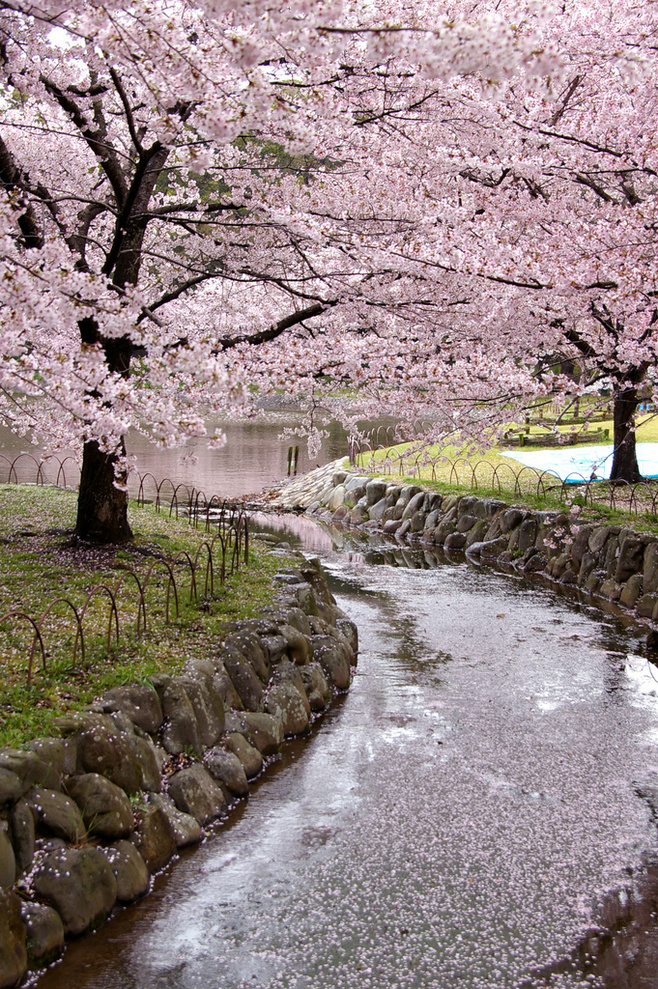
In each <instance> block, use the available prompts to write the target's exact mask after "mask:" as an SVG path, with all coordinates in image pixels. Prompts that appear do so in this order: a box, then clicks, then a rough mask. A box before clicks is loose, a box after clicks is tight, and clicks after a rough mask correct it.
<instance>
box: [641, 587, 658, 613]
mask: <svg viewBox="0 0 658 989" xmlns="http://www.w3.org/2000/svg"><path fill="white" fill-rule="evenodd" d="M657 604H658V594H655V593H654V594H642V595H641V597H639V598H638V600H637V603H636V610H637V613H638V615H640V617H641V618H651V616H652V615H653V612H654V608H655V607H656V605H657Z"/></svg>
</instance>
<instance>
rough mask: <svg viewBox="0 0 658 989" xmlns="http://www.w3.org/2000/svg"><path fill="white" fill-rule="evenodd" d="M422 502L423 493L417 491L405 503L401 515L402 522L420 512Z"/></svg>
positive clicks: (423, 498)
mask: <svg viewBox="0 0 658 989" xmlns="http://www.w3.org/2000/svg"><path fill="white" fill-rule="evenodd" d="M424 500H425V492H424V491H418V493H417V494H415V495H413V497H412V498H410V499H409V501H408V502H407V504H406V506H405V509H404V511H403V513H402V521H403V522H404V521H405V519H410V518H411V517H412V515H415V514H416V512H419V511H422V508H423V501H424Z"/></svg>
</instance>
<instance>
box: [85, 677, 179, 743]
mask: <svg viewBox="0 0 658 989" xmlns="http://www.w3.org/2000/svg"><path fill="white" fill-rule="evenodd" d="M100 702H101V706H102V708H103V710H104V711H107V712H108V713H109V712H110V711H123V712H124V714H126V715H127V716H128V717H129V718H130V720H131V721H132V722H133V724H135V725H137V726H138V728H141V729H142V731H147V732H149V733H150V734H152V735H153V734H155V732H156V731H158V729H159V728H160V727H161V725H162V722H163V720H164V715H163V712H162V707H161V705H160V699H159V697H158V695H157V692H156V691H155V690H154V689H153V687H150V686H147V685H146V684H135V685H134V686H127V687H113V688H112V690H108V691H107V693H105V694H103V696H102V697H101V701H100Z"/></svg>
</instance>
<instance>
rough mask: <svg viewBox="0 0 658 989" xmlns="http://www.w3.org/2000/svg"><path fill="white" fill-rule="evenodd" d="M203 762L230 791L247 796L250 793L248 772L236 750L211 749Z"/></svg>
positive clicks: (213, 775) (211, 773)
mask: <svg viewBox="0 0 658 989" xmlns="http://www.w3.org/2000/svg"><path fill="white" fill-rule="evenodd" d="M203 763H204V765H205V767H206V769H207V770H208V772H209V773H210V775H211V776H212V777H213V779H216V780H218V782H220V783H223V784H224V786H225V787H226V789H227V790H229V792H230V793H232V794H234V795H235V796H236V797H246V796H247V794H248V793H249V783H248V782H247V774H246V773H245V770H244V766H243V765H242V763H241V762H240V759H239V758H238V756H237V755H235V753H234V752H228V751H227V750H226V749H223V748H219V747H217V748H214V749H209V750H208V751H207V752H206V754H205V755H204V757H203Z"/></svg>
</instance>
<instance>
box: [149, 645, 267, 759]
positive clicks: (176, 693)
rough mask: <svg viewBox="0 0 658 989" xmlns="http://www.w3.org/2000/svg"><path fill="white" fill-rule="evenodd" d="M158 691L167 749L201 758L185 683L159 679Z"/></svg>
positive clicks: (201, 749)
mask: <svg viewBox="0 0 658 989" xmlns="http://www.w3.org/2000/svg"><path fill="white" fill-rule="evenodd" d="M244 662H245V663H246V660H244ZM254 676H255V674H254ZM165 680H166V682H163V681H165ZM156 689H157V691H158V695H159V697H160V702H161V704H162V710H163V712H164V716H165V722H164V727H163V730H162V742H163V745H164V747H165V749H166V750H167V752H170V753H171V754H172V755H180V754H181V753H182V752H194V753H195V754H196V755H199V756H200V755H201V754H202V753H203V742H202V741H201V735H200V732H199V725H198V723H197V719H196V714H195V713H194V707H193V706H192V701H191V700H190V698H189V697H188V695H187V691H186V690H185V687H184V685H183V683H182V682H181V681H180V680H179V679H177V678H171V677H166V678H164V677H158V678H157V679H156Z"/></svg>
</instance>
